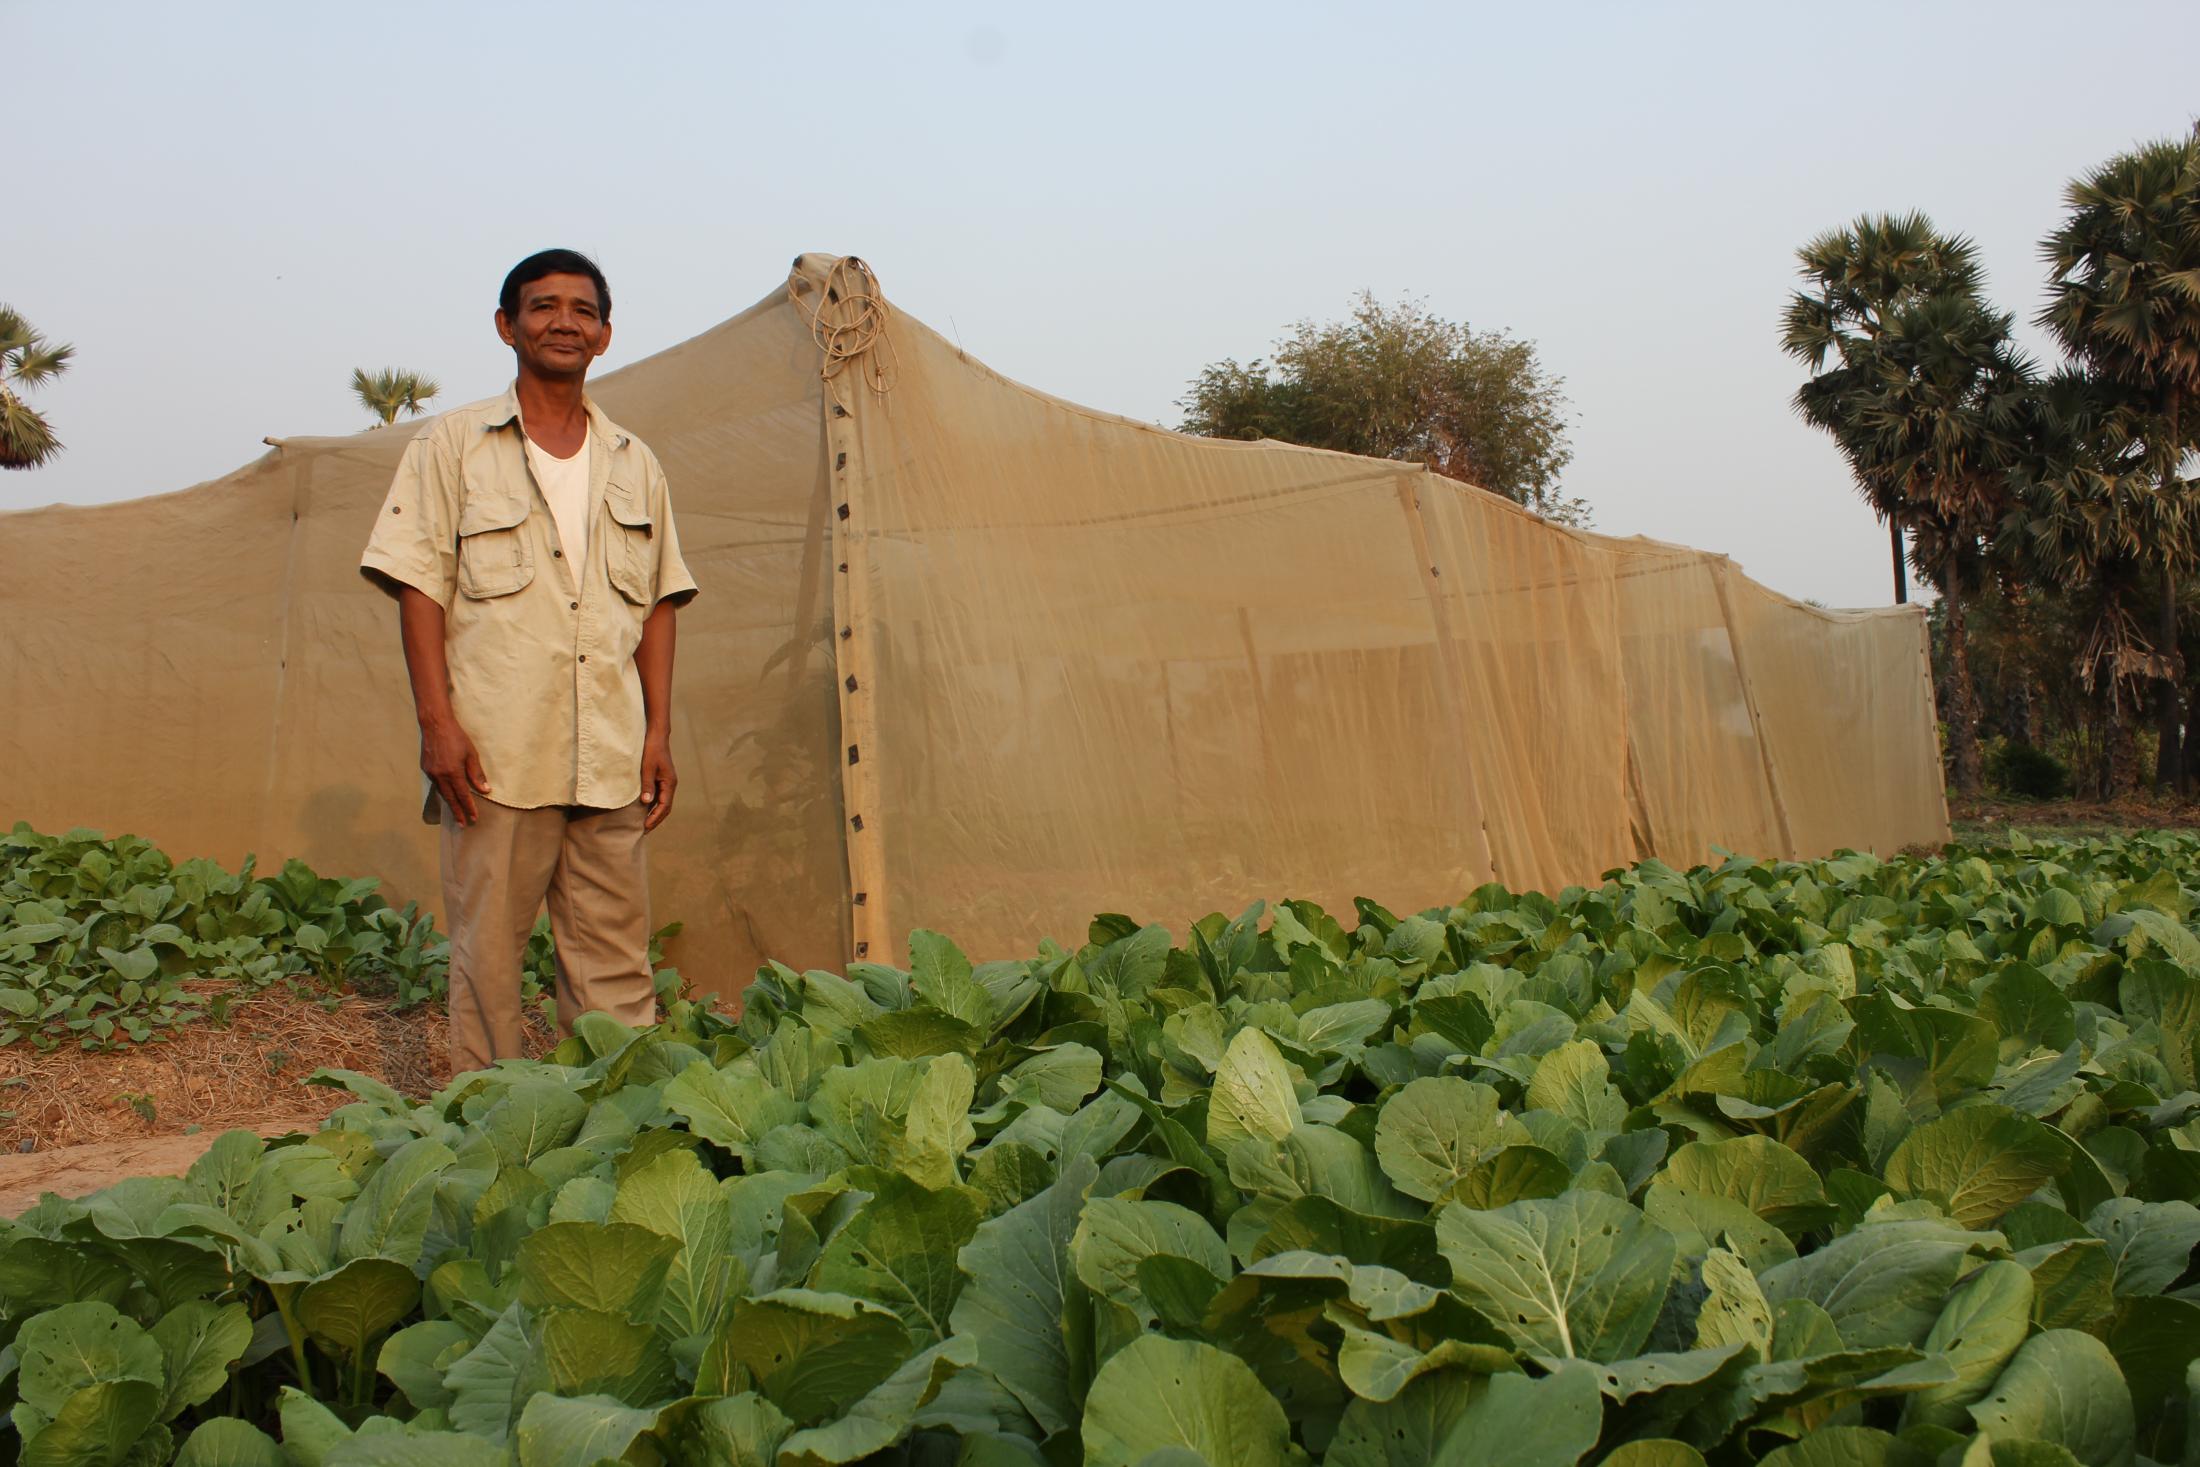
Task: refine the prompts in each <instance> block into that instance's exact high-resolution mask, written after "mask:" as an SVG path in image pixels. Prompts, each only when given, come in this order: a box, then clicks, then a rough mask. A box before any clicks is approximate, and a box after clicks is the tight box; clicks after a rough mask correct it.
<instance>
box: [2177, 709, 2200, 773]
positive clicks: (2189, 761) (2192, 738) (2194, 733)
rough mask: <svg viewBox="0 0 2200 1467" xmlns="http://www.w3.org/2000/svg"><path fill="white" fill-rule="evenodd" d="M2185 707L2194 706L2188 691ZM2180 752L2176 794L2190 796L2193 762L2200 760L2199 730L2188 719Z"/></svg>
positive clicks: (2193, 769) (2193, 770)
mask: <svg viewBox="0 0 2200 1467" xmlns="http://www.w3.org/2000/svg"><path fill="white" fill-rule="evenodd" d="M2185 706H2186V707H2187V708H2191V707H2192V706H2194V705H2193V700H2192V694H2191V692H2190V690H2188V691H2187V692H2186V694H2185ZM2181 752H2182V755H2183V762H2182V763H2180V764H2179V765H2178V766H2177V793H2179V794H2180V795H2190V794H2191V793H2192V781H2193V774H2194V772H2195V762H2194V761H2195V760H2200V728H2195V727H2194V726H2193V720H2192V719H2189V718H2188V719H2186V720H2185V746H2184V749H2183V750H2182V751H2181Z"/></svg>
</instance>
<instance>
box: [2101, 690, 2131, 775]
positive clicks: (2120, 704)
mask: <svg viewBox="0 0 2200 1467" xmlns="http://www.w3.org/2000/svg"><path fill="white" fill-rule="evenodd" d="M2107 742H2108V748H2107V757H2106V758H2105V759H2104V760H2103V761H2102V763H2103V766H2104V767H2103V772H2104V773H2105V774H2106V775H2107V779H2106V780H2105V781H2104V782H2103V784H2102V788H2101V798H2102V799H2104V800H2116V799H2121V798H2123V797H2124V796H2125V795H2128V794H2130V793H2131V792H2132V791H2133V790H2134V789H2136V788H2138V785H2139V743H2138V740H2137V738H2136V737H2134V734H2133V730H2132V727H2131V715H2130V713H2129V712H2128V711H2127V710H2126V709H2125V707H2124V699H2123V693H2122V690H2121V689H2119V688H2117V687H2115V686H2114V685H2113V684H2112V685H2111V686H2110V687H2109V690H2108V740H2107Z"/></svg>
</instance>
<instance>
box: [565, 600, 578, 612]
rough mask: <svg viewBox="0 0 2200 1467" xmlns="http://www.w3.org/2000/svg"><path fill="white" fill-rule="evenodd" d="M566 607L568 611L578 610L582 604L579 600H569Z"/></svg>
mask: <svg viewBox="0 0 2200 1467" xmlns="http://www.w3.org/2000/svg"><path fill="white" fill-rule="evenodd" d="M565 609H566V610H567V611H578V610H580V609H581V604H580V603H579V602H578V601H568V602H566V603H565Z"/></svg>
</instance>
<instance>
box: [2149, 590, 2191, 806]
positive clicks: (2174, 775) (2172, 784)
mask: <svg viewBox="0 0 2200 1467" xmlns="http://www.w3.org/2000/svg"><path fill="white" fill-rule="evenodd" d="M2154 633H2155V648H2154V650H2155V652H2156V653H2157V654H2159V655H2160V656H2163V657H2166V658H2169V659H2170V661H2171V671H2170V675H2169V676H2167V677H2165V678H2163V679H2162V682H2161V686H2160V688H2159V689H2158V690H2157V692H2156V702H2155V723H2154V729H2155V735H2156V739H2157V742H2158V748H2157V750H2156V753H2155V756H2154V787H2155V789H2157V790H2172V789H2175V788H2176V787H2177V785H2178V783H2179V782H2180V781H2181V780H2182V779H2183V777H2184V775H2183V772H2182V771H2183V765H2184V758H2183V755H2184V739H2183V737H2182V733H2183V728H2184V721H2185V720H2184V701H2185V700H2184V697H2183V692H2184V690H2183V688H2182V687H2180V686H2179V684H2180V683H2181V682H2182V678H2181V676H2180V674H2182V673H2183V671H2184V669H2183V668H2182V667H2178V666H2176V662H2177V574H2176V572H2175V571H2173V570H2172V569H2171V568H2170V567H2169V566H2167V565H2164V566H2163V567H2162V610H2161V615H2160V618H2159V619H2158V620H2157V621H2156V623H2155V628H2154Z"/></svg>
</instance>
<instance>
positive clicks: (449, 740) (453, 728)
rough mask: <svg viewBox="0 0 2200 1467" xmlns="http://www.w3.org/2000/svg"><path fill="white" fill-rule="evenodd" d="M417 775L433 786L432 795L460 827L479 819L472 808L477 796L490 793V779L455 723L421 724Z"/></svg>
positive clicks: (449, 721) (471, 744) (440, 721)
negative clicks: (433, 792) (418, 771)
mask: <svg viewBox="0 0 2200 1467" xmlns="http://www.w3.org/2000/svg"><path fill="white" fill-rule="evenodd" d="M420 772H421V773H423V774H425V775H427V776H428V779H429V780H430V782H432V783H433V784H434V785H435V792H436V794H437V795H439V796H441V797H442V800H443V803H444V805H445V806H447V807H448V808H449V809H450V812H451V813H452V814H453V815H456V816H457V817H458V823H459V824H461V825H471V824H473V823H474V822H475V821H476V820H478V819H480V818H481V812H480V810H479V809H478V808H476V806H475V805H474V796H475V795H476V794H484V795H485V794H487V793H489V778H488V776H487V775H485V774H483V773H482V771H481V756H480V755H478V754H476V753H475V752H474V741H473V740H472V739H470V738H468V737H466V730H465V729H463V728H460V727H459V726H458V720H457V719H455V718H453V719H442V720H437V721H436V722H433V723H423V724H421V725H420Z"/></svg>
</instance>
